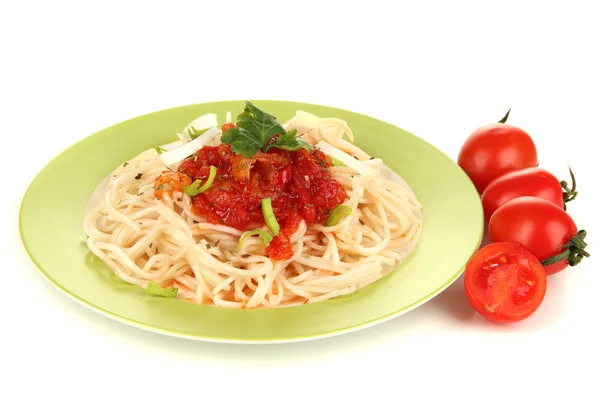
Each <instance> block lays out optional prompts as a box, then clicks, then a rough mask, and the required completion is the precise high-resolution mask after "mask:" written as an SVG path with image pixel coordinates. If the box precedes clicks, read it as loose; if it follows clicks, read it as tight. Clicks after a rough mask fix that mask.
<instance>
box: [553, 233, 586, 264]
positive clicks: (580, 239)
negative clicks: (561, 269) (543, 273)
mask: <svg viewBox="0 0 600 400" xmlns="http://www.w3.org/2000/svg"><path fill="white" fill-rule="evenodd" d="M586 235H587V232H586V231H584V230H580V231H579V232H577V234H576V235H575V236H573V237H572V238H571V239H569V241H568V242H567V243H565V244H564V245H563V246H562V247H561V248H564V250H563V251H562V252H561V253H559V254H557V255H555V256H552V257H550V258H547V259H545V260H544V261H542V265H543V266H544V267H546V266H548V265H552V264H554V263H557V262H560V261H563V260H568V261H569V265H570V266H572V267H573V266H575V265H577V264H579V263H580V262H581V260H583V257H589V256H590V253H588V252H587V251H585V250H584V249H585V248H586V247H587V245H588V244H587V243H586V242H585V240H584V239H585V236H586Z"/></svg>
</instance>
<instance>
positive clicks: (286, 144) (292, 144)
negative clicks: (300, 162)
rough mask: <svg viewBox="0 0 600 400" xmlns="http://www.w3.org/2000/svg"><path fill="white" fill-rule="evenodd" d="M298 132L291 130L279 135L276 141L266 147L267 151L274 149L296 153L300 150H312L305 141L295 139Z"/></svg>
mask: <svg viewBox="0 0 600 400" xmlns="http://www.w3.org/2000/svg"><path fill="white" fill-rule="evenodd" d="M296 134H298V131H297V130H295V129H292V130H291V131H289V132H286V133H284V134H282V135H279V136H278V137H277V139H275V140H274V141H273V142H271V144H269V145H268V146H267V150H269V149H271V148H273V147H275V148H277V149H282V150H288V151H296V150H300V149H307V150H310V149H312V146H311V145H310V144H309V143H308V142H307V141H305V140H303V139H300V138H299V137H296Z"/></svg>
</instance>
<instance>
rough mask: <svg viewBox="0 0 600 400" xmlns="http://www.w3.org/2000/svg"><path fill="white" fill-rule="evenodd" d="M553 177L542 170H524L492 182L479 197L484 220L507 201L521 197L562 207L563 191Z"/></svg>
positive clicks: (510, 173)
mask: <svg viewBox="0 0 600 400" xmlns="http://www.w3.org/2000/svg"><path fill="white" fill-rule="evenodd" d="M562 189H563V188H562V186H561V185H560V182H559V181H558V179H556V177H554V175H552V174H551V173H550V172H548V171H546V170H545V169H542V168H537V167H534V168H525V169H521V170H518V171H513V172H509V173H507V174H505V175H502V176H500V177H498V178H496V179H494V180H493V181H491V182H490V184H489V185H488V186H487V187H486V188H485V190H484V191H483V195H482V196H481V202H482V203H483V210H484V212H485V218H486V220H489V219H490V217H491V216H492V214H493V213H494V211H496V210H497V209H498V207H500V206H501V205H502V204H504V203H506V202H507V201H509V200H512V199H514V198H517V197H523V196H534V197H539V198H542V199H546V200H548V201H551V202H552V203H554V204H556V205H557V206H558V207H561V208H562V207H563V190H562Z"/></svg>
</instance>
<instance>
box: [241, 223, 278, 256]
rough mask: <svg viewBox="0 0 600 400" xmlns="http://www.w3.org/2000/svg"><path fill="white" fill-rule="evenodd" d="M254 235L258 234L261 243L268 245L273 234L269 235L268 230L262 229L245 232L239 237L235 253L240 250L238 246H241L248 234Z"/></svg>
mask: <svg viewBox="0 0 600 400" xmlns="http://www.w3.org/2000/svg"><path fill="white" fill-rule="evenodd" d="M254 235H260V237H261V238H262V241H263V244H264V245H265V246H268V245H269V243H271V240H273V236H271V234H270V233H269V232H267V231H263V230H262V229H255V230H253V231H250V232H246V233H244V234H243V235H242V237H241V238H240V243H239V244H238V246H237V249H235V251H236V253H237V252H239V251H240V248H241V247H242V245H243V244H244V242H245V241H246V240H247V239H248V238H249V237H250V236H254Z"/></svg>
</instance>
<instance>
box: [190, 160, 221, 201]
mask: <svg viewBox="0 0 600 400" xmlns="http://www.w3.org/2000/svg"><path fill="white" fill-rule="evenodd" d="M216 176H217V167H215V166H213V165H211V166H210V173H209V174H208V179H207V180H206V182H204V185H202V186H200V184H201V183H202V181H201V180H200V179H197V180H195V181H194V183H192V184H191V185H189V186H186V187H184V188H183V193H185V194H187V195H188V196H190V197H191V196H196V195H199V194H200V193H202V192H204V191H206V190H208V189H210V187H211V186H212V184H213V181H214V180H215V177H216Z"/></svg>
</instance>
